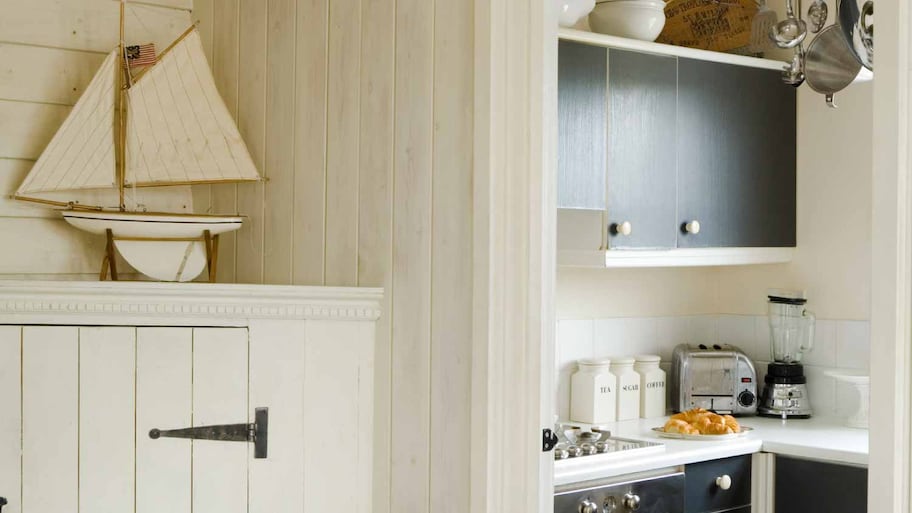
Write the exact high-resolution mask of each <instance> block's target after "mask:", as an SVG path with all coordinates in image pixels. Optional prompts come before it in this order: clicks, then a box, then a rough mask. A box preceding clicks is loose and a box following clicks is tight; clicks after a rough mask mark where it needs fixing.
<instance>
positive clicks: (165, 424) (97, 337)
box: [0, 284, 380, 513]
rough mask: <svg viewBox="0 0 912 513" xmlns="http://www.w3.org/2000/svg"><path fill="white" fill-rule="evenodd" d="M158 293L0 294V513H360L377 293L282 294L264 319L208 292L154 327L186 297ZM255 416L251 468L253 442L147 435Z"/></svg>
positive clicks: (98, 288) (368, 463)
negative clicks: (258, 428) (258, 422)
mask: <svg viewBox="0 0 912 513" xmlns="http://www.w3.org/2000/svg"><path fill="white" fill-rule="evenodd" d="M161 285H162V284H154V286H153V287H151V288H149V287H145V286H144V284H133V285H129V286H127V287H115V289H120V290H104V284H81V285H69V284H57V285H50V286H47V287H48V290H46V291H45V292H50V291H51V290H53V289H57V290H58V292H62V293H63V294H62V295H63V296H66V295H67V294H74V293H75V290H76V289H78V288H79V287H80V286H81V287H83V289H84V290H83V292H84V293H86V292H88V293H89V294H87V295H86V294H83V297H81V298H80V297H79V296H80V294H78V293H75V295H74V296H73V297H70V298H66V299H63V300H62V299H61V296H60V295H58V296H56V297H55V296H54V295H52V294H47V295H45V297H44V299H39V298H36V297H31V298H27V297H26V296H28V295H32V296H34V292H35V290H34V287H33V286H31V284H25V285H23V287H22V288H19V289H17V288H16V286H14V285H13V286H5V285H0V324H2V323H4V321H5V320H6V321H11V322H14V323H10V324H5V325H2V326H0V362H2V365H0V496H3V497H6V498H7V499H8V501H9V504H8V505H7V506H6V508H5V509H4V513H66V512H73V513H76V512H79V513H93V512H114V511H116V512H120V513H122V512H136V513H153V512H158V511H163V510H164V511H168V512H169V513H190V512H191V511H192V512H194V513H232V512H236V513H246V512H248V511H249V512H251V513H253V512H262V513H267V512H269V513H274V512H292V511H293V512H301V511H303V512H321V511H330V510H332V509H334V508H336V507H337V506H338V505H340V502H339V501H340V500H341V501H342V503H344V504H346V505H347V506H348V508H347V509H351V510H353V511H369V510H370V508H371V485H372V482H371V477H372V476H371V469H372V439H373V420H372V414H373V352H374V330H375V327H374V322H375V320H376V318H377V316H378V315H379V302H378V300H379V296H380V292H379V291H376V290H361V291H358V290H354V289H337V291H338V292H340V294H338V297H336V298H335V299H333V298H332V296H331V295H327V294H325V293H326V290H321V289H310V288H296V289H295V290H294V291H292V290H291V288H289V287H283V288H282V293H283V294H284V297H282V298H278V299H277V298H275V297H273V298H272V301H266V302H267V303H269V305H268V307H267V305H266V304H265V303H264V301H265V300H266V299H267V298H268V291H267V290H257V291H256V293H257V294H260V297H259V298H256V297H250V295H246V294H244V292H250V290H249V288H247V287H231V286H215V287H212V286H207V287H208V288H209V289H210V290H209V291H208V297H209V299H208V300H207V299H206V298H205V296H204V295H200V294H202V293H203V291H202V290H196V292H199V293H200V294H197V295H196V297H195V300H194V302H193V307H192V308H191V309H190V310H189V312H190V313H188V314H172V315H171V316H170V317H169V316H161V315H160V312H161V311H163V309H167V308H169V306H168V305H170V307H171V308H173V307H174V306H175V303H174V301H173V300H172V299H168V298H166V296H170V295H171V294H178V295H180V294H181V289H183V288H184V287H187V285H173V286H166V287H162V286H161ZM109 286H110V285H109ZM86 287H88V289H86ZM190 289H191V290H193V289H196V287H195V286H194V285H190ZM163 292H165V293H166V294H162V293H163ZM92 293H95V294H92ZM225 293H228V295H225ZM90 296H94V297H90ZM233 297H236V299H232V298H233ZM258 299H259V301H258ZM141 304H142V305H145V306H144V307H142V308H139V307H138V305H141ZM118 305H119V306H118ZM99 306H100V308H95V307H99ZM178 306H179V301H178ZM141 311H148V312H150V314H151V315H149V316H148V318H147V319H146V321H145V322H137V321H139V320H140V319H139V318H140V317H142V315H141V314H140V312H141ZM49 312H50V313H51V314H52V315H55V316H56V318H57V319H58V320H57V321H56V322H57V324H54V323H49V322H48V319H47V318H46V317H47V316H48V314H49ZM54 312H56V313H54ZM245 312H246V314H245ZM256 312H259V313H256ZM238 314H241V315H238ZM30 317H31V318H33V319H34V320H35V322H34V323H29V322H28V320H29V318H30ZM118 317H119V318H121V319H129V320H130V321H131V325H117V324H118ZM169 319H170V322H169ZM169 323H170V324H172V325H170V326H169V325H168V324H169ZM49 324H51V325H49ZM258 407H265V408H268V409H269V424H268V454H267V457H266V458H265V459H257V458H255V457H254V446H253V444H252V443H246V442H233V441H231V442H229V441H210V440H187V439H179V438H160V439H157V440H153V439H151V438H150V436H149V432H150V430H152V429H154V428H158V429H162V430H165V429H179V428H186V427H193V426H208V425H221V424H245V423H252V422H254V410H255V408H258Z"/></svg>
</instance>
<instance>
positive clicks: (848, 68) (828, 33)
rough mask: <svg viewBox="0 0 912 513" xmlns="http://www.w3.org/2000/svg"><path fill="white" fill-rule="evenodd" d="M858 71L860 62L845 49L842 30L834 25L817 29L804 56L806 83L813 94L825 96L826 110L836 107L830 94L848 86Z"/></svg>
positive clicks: (846, 46) (847, 48)
mask: <svg viewBox="0 0 912 513" xmlns="http://www.w3.org/2000/svg"><path fill="white" fill-rule="evenodd" d="M859 71H861V63H860V62H858V59H856V58H855V55H854V54H853V53H852V51H851V50H850V49H849V45H848V44H846V42H845V39H844V38H843V37H842V31H841V30H840V29H839V27H838V26H836V25H830V26H829V27H827V28H825V29H823V30H821V31H820V33H819V34H817V37H815V38H814V40H813V41H811V46H809V47H808V50H807V54H806V55H805V57H804V75H805V78H806V79H807V84H808V85H809V86H810V87H811V89H813V90H814V91H817V92H818V93H820V94H824V95H826V102H827V105H829V106H830V107H834V108H835V107H836V104H835V103H834V102H833V95H834V94H836V93H838V92H839V91H842V90H843V89H845V88H846V86H848V85H849V84H851V83H852V81H853V80H855V77H856V76H858V72H859Z"/></svg>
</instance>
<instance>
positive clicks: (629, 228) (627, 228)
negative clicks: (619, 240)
mask: <svg viewBox="0 0 912 513" xmlns="http://www.w3.org/2000/svg"><path fill="white" fill-rule="evenodd" d="M614 230H615V231H616V232H618V234H619V235H630V234H631V233H633V225H631V224H630V221H624V222H623V223H618V224H616V225H615V226H614Z"/></svg>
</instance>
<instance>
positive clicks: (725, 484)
mask: <svg viewBox="0 0 912 513" xmlns="http://www.w3.org/2000/svg"><path fill="white" fill-rule="evenodd" d="M716 486H718V487H719V488H721V489H723V490H728V489H729V488H731V486H732V478H730V477H729V476H728V474H725V475H722V476H719V477H717V478H716Z"/></svg>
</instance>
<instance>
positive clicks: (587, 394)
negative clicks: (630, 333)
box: [570, 358, 617, 424]
mask: <svg viewBox="0 0 912 513" xmlns="http://www.w3.org/2000/svg"><path fill="white" fill-rule="evenodd" d="M577 364H578V365H579V370H577V371H576V372H575V373H574V374H573V377H572V378H571V379H570V420H572V421H573V422H585V423H588V424H603V423H605V422H613V421H614V420H615V418H616V417H615V415H616V405H615V388H617V380H616V379H615V377H614V374H612V373H611V372H610V371H609V366H610V364H611V360H610V359H608V358H594V359H586V360H580V361H578V362H577Z"/></svg>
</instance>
